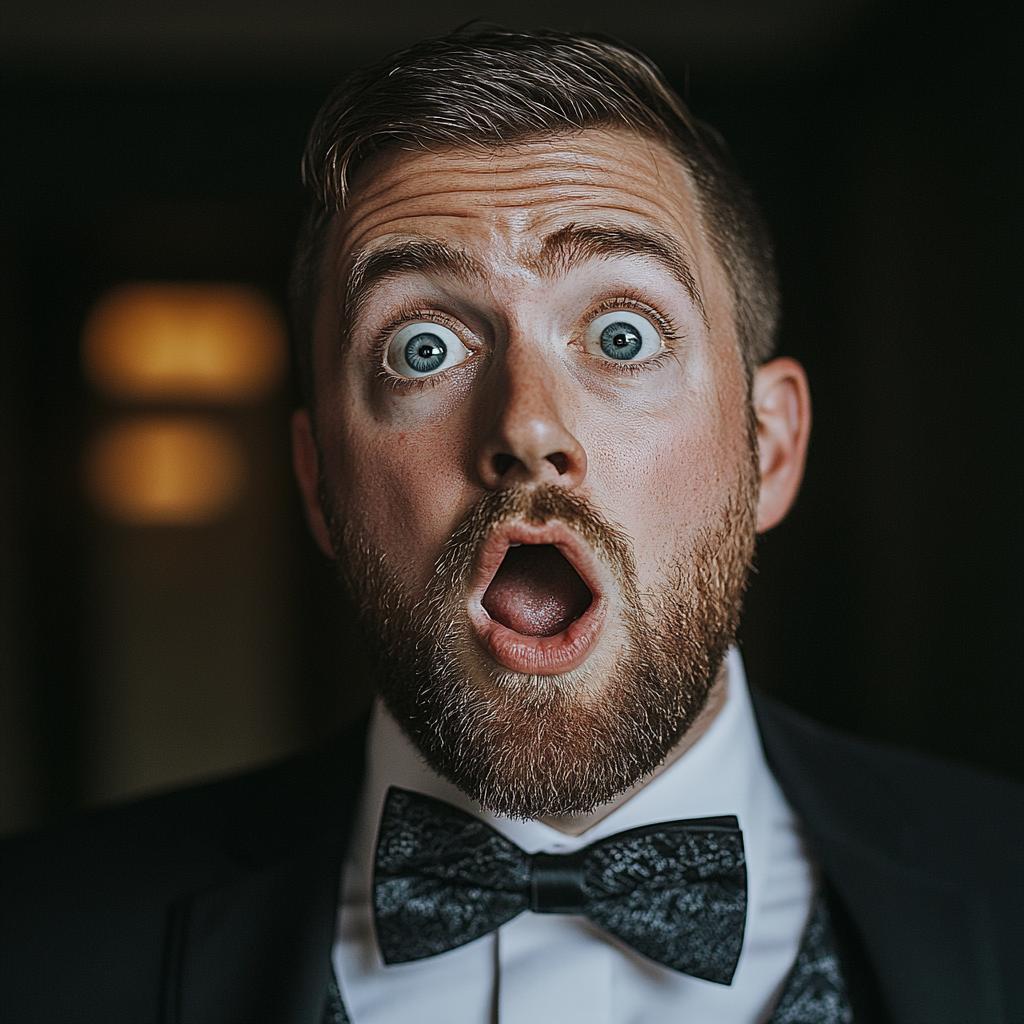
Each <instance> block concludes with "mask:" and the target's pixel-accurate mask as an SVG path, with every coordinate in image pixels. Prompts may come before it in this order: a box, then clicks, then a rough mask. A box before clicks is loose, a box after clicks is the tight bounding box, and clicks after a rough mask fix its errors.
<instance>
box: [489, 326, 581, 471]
mask: <svg viewBox="0 0 1024 1024" xmlns="http://www.w3.org/2000/svg"><path fill="white" fill-rule="evenodd" d="M525 348H526V346H515V347H513V346H510V347H509V349H508V351H507V352H506V353H505V356H504V359H503V360H502V361H501V362H500V364H499V365H497V366H495V367H494V370H495V371H496V372H495V376H494V386H493V388H491V389H487V391H488V393H487V394H486V395H485V396H483V403H482V404H483V405H484V408H483V410H482V414H483V416H484V418H485V419H484V421H485V423H487V427H486V428H485V430H484V432H483V435H482V437H483V441H482V444H481V446H480V449H479V451H478V453H477V471H478V473H479V475H480V479H481V480H482V482H483V484H484V486H485V487H488V488H491V489H493V490H497V489H498V488H501V487H512V486H516V485H518V486H529V485H536V484H555V485H557V486H559V487H565V488H567V489H572V488H575V487H578V486H579V485H580V484H581V483H582V482H583V480H584V479H585V477H586V475H587V453H586V451H585V450H584V448H583V445H581V444H580V442H579V441H578V440H577V439H576V437H575V436H574V435H573V433H572V430H571V429H570V427H569V424H568V422H567V417H566V414H565V408H564V403H563V401H562V398H561V394H560V387H559V383H558V372H557V370H554V369H553V368H552V367H549V366H547V365H546V364H545V362H544V360H543V359H542V358H541V357H540V356H538V355H535V354H530V353H529V352H527V351H525V350H524V349H525Z"/></svg>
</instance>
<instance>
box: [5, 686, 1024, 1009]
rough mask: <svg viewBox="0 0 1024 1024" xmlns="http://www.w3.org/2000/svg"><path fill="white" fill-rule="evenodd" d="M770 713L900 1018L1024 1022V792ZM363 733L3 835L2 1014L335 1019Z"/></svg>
mask: <svg viewBox="0 0 1024 1024" xmlns="http://www.w3.org/2000/svg"><path fill="white" fill-rule="evenodd" d="M755 707H756V712H757V718H758V723H759V726H760V729H761V735H762V741H763V743H764V747H765V751H766V753H767V756H768V761H769V763H770V765H771V767H772V770H773V772H774V773H775V775H776V777H777V779H778V780H779V783H780V784H781V786H782V788H783V790H784V791H785V793H786V796H787V797H788V798H789V800H790V801H791V803H792V804H793V807H794V808H795V809H796V811H797V813H798V814H799V816H800V818H801V820H802V821H803V822H804V825H805V829H806V833H807V837H808V840H809V843H810V845H811V848H812V852H813V855H814V856H815V857H816V859H817V861H818V863H819V864H820V866H821V868H822V871H823V873H824V876H825V878H826V881H827V884H828V885H829V886H830V891H831V893H832V894H833V898H834V900H835V901H836V902H837V904H838V905H839V906H840V913H841V914H842V913H843V912H844V910H843V908H845V911H848V921H847V924H848V926H849V928H848V931H849V933H851V934H852V939H851V941H854V942H856V943H859V944H860V945H861V948H862V951H863V952H864V953H865V954H866V957H867V960H868V961H869V963H870V966H871V968H872V970H873V974H874V977H875V979H876V980H877V985H878V989H879V991H880V996H881V1000H882V1002H883V1003H884V1007H885V1014H886V1015H887V1016H888V1018H889V1019H890V1020H891V1021H892V1022H893V1024H909V1022H915V1024H943V1022H949V1024H965V1022H972V1024H1019V1022H1022V1021H1024V981H1022V979H1024V970H1022V965H1024V925H1022V921H1024V886H1022V872H1021V853H1022V850H1024V800H1022V790H1021V789H1020V788H1019V787H1017V786H1014V785H1013V784H1011V783H1007V782H1002V781H999V780H996V779H991V778H989V777H987V776H984V775H981V774H980V773H976V772H972V771H968V770H964V769H960V768H954V767H952V766H949V765H946V764H943V763H940V762H937V761H933V760H930V759H926V758H923V757H920V756H918V755H914V754H908V753H902V752H897V751H893V750H888V749H885V748H882V747H879V746H876V745H873V744H869V743H866V742H862V741H859V740H854V739H851V738H848V737H845V736H843V735H840V734H838V733H836V732H833V731H831V730H828V729H825V728H823V727H821V726H818V725H816V724H814V723H812V722H810V721H808V720H806V719H804V718H802V717H800V716H798V715H796V714H795V713H793V712H791V711H788V710H786V709H784V708H783V707H781V706H780V705H778V704H775V703H773V702H771V701H769V700H767V699H766V698H764V697H761V696H757V695H756V694H755ZM364 728H365V727H364V726H360V727H357V728H354V729H351V730H349V731H347V732H346V733H344V734H342V735H341V736H339V737H338V738H337V739H336V740H334V741H332V742H331V743H330V744H329V745H327V746H325V747H323V748H321V749H319V750H317V751H314V752H312V753H309V754H305V755H303V756H301V757H298V758H295V759H292V760H290V761H288V762H285V763H283V764H280V765H277V766H274V767H271V768H267V769H263V770H260V771H257V772H252V773H249V774H247V775H243V776H240V777H238V778H233V779H228V780H225V781H221V782H216V783H213V784H210V785H205V786H201V787H197V788H194V789H191V790H187V791H183V792H179V793H172V794H169V795H165V796H158V797H155V798H151V799H148V800H145V801H142V802H140V803H136V804H134V805H131V806H127V807H122V808H118V809H113V810H108V811H103V812H101V813H98V814H93V815H90V816H88V817H86V818H83V819H81V820H79V821H77V822H74V823H72V824H70V825H67V826H64V827H62V828H60V829H58V830H55V831H52V832H49V833H44V834H39V835H36V836H29V837H26V838H23V839H19V840H16V841H14V842H12V843H9V844H7V846H6V848H5V849H4V851H3V857H2V862H0V886H2V903H0V912H2V918H0V1020H2V1021H4V1022H5V1024H28V1022H31V1021H39V1022H45V1024H55V1022H62V1024H72V1022H76V1021H103V1022H126V1024H144V1022H150V1021H153V1022H164V1024H172V1022H173V1024H177V1022H181V1024H201V1022H207V1024H236V1022H237V1024H257V1022H260V1021H267V1022H274V1024H286V1022H294V1024H320V1018H321V1013H322V1010H323V1004H324V998H325V994H326V991H327V985H328V980H329V977H330V970H331V967H330V950H331V944H332V941H333V935H334V921H335V914H336V910H337V900H338V885H339V879H340V870H341V863H342V858H343V856H344V851H345V845H346V841H347V836H348V830H349V826H350V821H351V817H352V812H353V810H354V803H355V800H356V797H357V795H358V792H359V783H360V777H361V773H362V767H363V756H364V755H363V745H364ZM845 927H846V925H844V928H845ZM844 941H845V940H844Z"/></svg>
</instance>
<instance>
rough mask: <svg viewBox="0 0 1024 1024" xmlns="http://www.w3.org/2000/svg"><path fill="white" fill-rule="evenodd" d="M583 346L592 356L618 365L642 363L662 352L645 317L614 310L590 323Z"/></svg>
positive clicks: (651, 325)
mask: <svg viewBox="0 0 1024 1024" xmlns="http://www.w3.org/2000/svg"><path fill="white" fill-rule="evenodd" d="M584 346H585V348H586V350H587V351H588V352H589V353H591V355H595V356H604V357H605V358H606V359H614V360H616V361H617V362H642V361H643V360H645V359H649V358H650V357H651V356H653V355H657V353H658V352H659V351H660V350H661V335H659V334H658V331H657V329H656V328H655V326H654V325H653V324H652V323H651V322H650V321H649V320H648V319H647V318H646V317H644V316H641V315H640V314H639V313H634V312H632V311H631V310H628V309H617V310H613V311H612V312H611V313H603V314H602V315H601V316H599V317H598V318H597V319H596V320H593V321H592V322H591V323H590V325H589V326H588V327H587V334H586V338H585V340H584Z"/></svg>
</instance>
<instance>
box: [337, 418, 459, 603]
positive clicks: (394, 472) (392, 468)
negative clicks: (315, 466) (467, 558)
mask: <svg viewBox="0 0 1024 1024" xmlns="http://www.w3.org/2000/svg"><path fill="white" fill-rule="evenodd" d="M335 436H338V437H339V438H340V439H343V440H339V443H338V444H337V446H336V455H335V456H334V457H333V458H331V459H330V465H329V467H328V480H329V483H330V485H331V489H332V492H333V493H334V494H335V495H336V496H337V500H338V503H339V511H340V512H341V514H342V516H343V517H345V519H346V521H347V522H348V523H350V524H351V525H352V526H354V527H356V528H357V529H359V530H360V531H361V532H362V533H363V534H364V535H366V536H367V537H368V538H369V539H370V540H371V541H372V542H373V543H374V544H375V545H376V546H377V547H378V548H380V549H381V550H383V551H384V552H385V553H386V554H387V557H388V559H389V561H390V563H391V564H392V566H393V567H394V568H395V569H396V570H398V571H399V573H400V574H401V575H403V576H404V577H405V578H406V579H407V580H408V581H409V582H410V584H412V585H414V586H425V584H426V582H427V581H428V580H429V579H430V577H431V576H432V575H433V567H434V563H435V561H436V559H437V557H438V555H439V554H440V552H441V548H442V547H443V545H444V543H445V541H446V540H447V539H448V537H449V536H450V534H451V532H452V529H453V527H454V525H455V522H456V520H457V519H458V512H459V510H460V509H462V508H464V507H466V505H467V504H468V499H467V496H466V480H465V474H464V473H463V472H461V457H460V455H459V453H458V452H457V451H455V450H453V447H452V444H451V439H450V437H449V436H448V433H447V432H446V431H443V430H442V429H440V428H436V429H433V430H419V431H416V432H405V431H402V430H400V429H399V430H396V429H393V428H389V429H386V430H385V429H380V428H379V427H377V428H375V427H374V426H373V425H366V424H363V425H361V426H360V427H358V428H357V427H354V426H352V425H348V426H346V427H343V428H342V429H341V430H339V431H338V433H337V434H336V435H335Z"/></svg>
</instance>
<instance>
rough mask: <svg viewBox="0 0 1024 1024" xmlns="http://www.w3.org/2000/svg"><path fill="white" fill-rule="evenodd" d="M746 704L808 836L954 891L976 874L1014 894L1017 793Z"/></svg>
mask: <svg viewBox="0 0 1024 1024" xmlns="http://www.w3.org/2000/svg"><path fill="white" fill-rule="evenodd" d="M754 703H755V708H756V710H757V718H758V725H759V727H760V731H761V738H762V742H763V743H764V747H765V753H766V755H767V757H768V762H769V764H770V765H771V767H772V770H773V771H774V772H775V774H776V776H777V777H778V778H779V781H780V783H781V784H782V786H783V789H784V790H785V791H786V793H787V796H789V797H790V799H791V800H792V801H793V802H794V804H797V805H799V809H800V810H801V811H802V812H803V816H804V817H805V823H806V824H807V825H808V826H809V827H811V828H812V829H813V830H814V831H816V832H828V833H830V834H835V835H839V834H841V835H843V836H844V838H846V839H848V840H851V841H855V842H857V843H860V844H863V845H867V846H869V847H872V848H873V849H875V850H876V851H877V852H878V853H880V854H882V855H885V856H887V857H890V858H893V859H896V860H899V861H901V862H904V863H908V864H914V865H916V866H917V867H919V868H921V869H923V870H926V871H928V872H929V873H934V874H937V875H941V876H944V877H947V878H951V879H953V878H955V879H957V881H958V884H962V882H963V880H964V878H965V871H966V872H973V871H978V872H979V873H980V875H979V877H980V878H981V879H982V880H984V878H985V876H988V882H989V883H991V882H996V880H997V878H999V879H1001V880H1002V881H1004V882H1005V883H1007V884H1016V886H1017V887H1018V888H1019V871H1018V867H1019V865H1018V862H1017V861H1018V856H1019V852H1020V850H1021V849H1022V848H1024V786H1021V785H1019V784H1017V783H1015V782H1011V781H1010V780H1007V779H1001V778H998V777H996V776H993V775H989V774H987V773H985V772H982V771H978V770H976V769H973V768H967V767H963V766H960V765H956V764H951V763H949V762H947V761H943V760H941V759H939V758H936V757H930V756H928V755H925V754H920V753H916V752H913V751H908V750H901V749H897V748H894V747H888V746H885V745H883V744H881V743H876V742H872V741H870V740H865V739H860V738H857V737H853V736H850V735H847V734H845V733H842V732H839V731H838V730H836V729H831V728H828V727H827V726H824V725H820V724H819V723H817V722H814V721H812V720H811V719H809V718H806V717H805V716H803V715H801V714H798V713H797V712H795V711H793V710H791V709H789V708H787V707H785V706H783V705H782V704H779V703H777V702H776V701H774V700H771V699H770V698H768V697H766V696H764V695H763V694H760V693H755V694H754ZM808 817H809V818H810V820H807V818H808ZM992 872H994V873H995V874H994V875H993V874H992Z"/></svg>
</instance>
